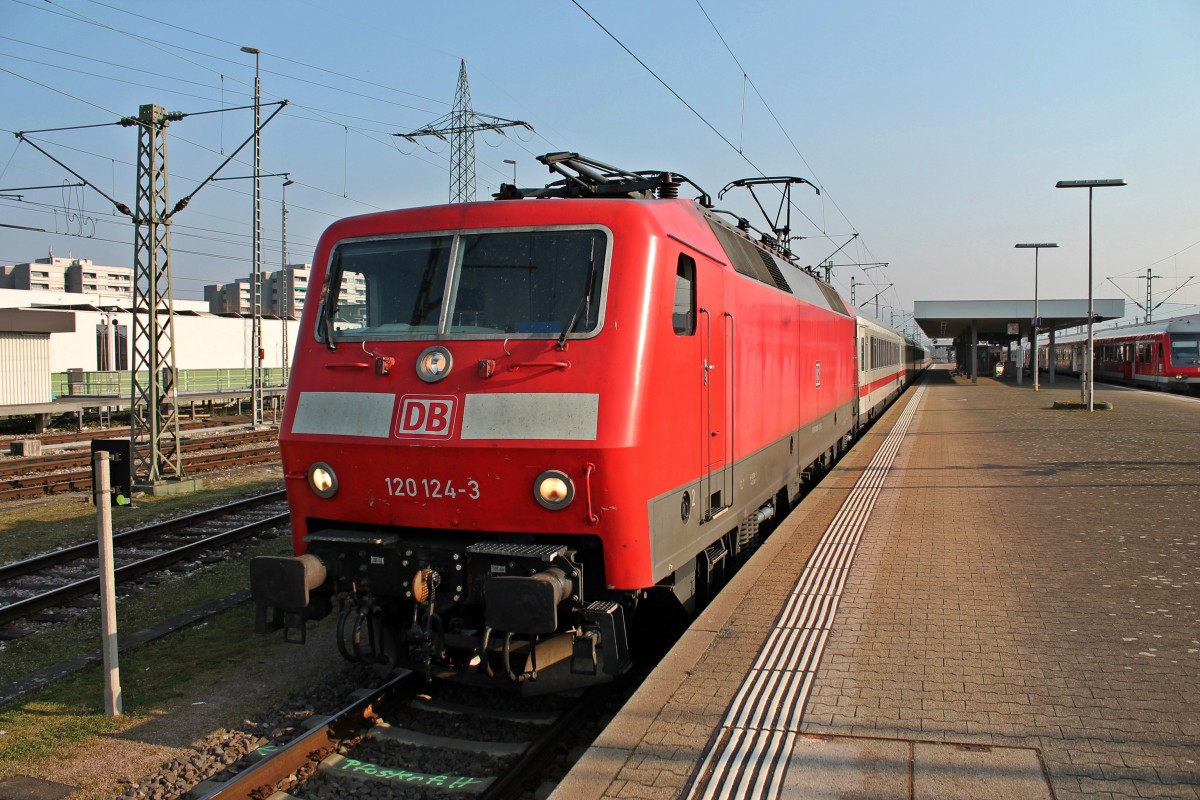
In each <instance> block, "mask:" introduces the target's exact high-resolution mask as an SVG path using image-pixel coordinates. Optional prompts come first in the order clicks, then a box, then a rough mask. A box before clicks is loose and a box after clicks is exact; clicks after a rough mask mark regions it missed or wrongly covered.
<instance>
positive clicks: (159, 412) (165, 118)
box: [129, 105, 184, 483]
mask: <svg viewBox="0 0 1200 800" xmlns="http://www.w3.org/2000/svg"><path fill="white" fill-rule="evenodd" d="M169 123H170V115H168V114H167V113H166V110H165V109H163V108H162V106H157V105H144V106H141V108H140V109H139V115H138V118H137V125H138V153H137V203H136V207H135V208H134V214H133V220H134V247H133V251H134V256H133V361H132V364H131V371H132V376H131V377H132V381H131V383H132V387H133V390H132V397H131V402H130V433H129V438H130V443H131V444H132V448H133V465H132V466H133V475H134V480H135V481H139V482H141V481H147V482H150V483H155V482H157V481H160V480H163V479H167V478H182V477H184V469H183V458H182V453H181V450H180V444H179V417H178V414H177V412H176V407H175V404H174V403H173V402H172V403H167V402H165V401H166V400H167V398H171V399H175V398H176V397H177V393H178V390H177V387H176V386H175V374H176V373H175V307H174V306H175V303H174V299H173V294H172V289H171V224H170V221H169V220H168V219H167V216H168V211H169V204H168V191H167V189H168V181H167V125H168V124H169Z"/></svg>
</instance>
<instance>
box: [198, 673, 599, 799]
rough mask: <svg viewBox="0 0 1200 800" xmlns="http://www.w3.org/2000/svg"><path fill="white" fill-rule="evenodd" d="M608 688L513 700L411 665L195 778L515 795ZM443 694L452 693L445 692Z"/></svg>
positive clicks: (248, 790)
mask: <svg viewBox="0 0 1200 800" xmlns="http://www.w3.org/2000/svg"><path fill="white" fill-rule="evenodd" d="M606 694H607V689H606V688H599V689H592V690H589V691H588V692H587V693H584V694H582V695H577V696H572V697H563V696H558V697H555V698H552V699H549V700H548V701H547V702H548V703H552V704H553V705H554V707H543V708H542V709H538V710H529V709H528V708H527V707H524V706H527V705H528V698H525V699H524V700H523V701H522V703H523V707H521V708H519V709H514V708H507V707H505V703H506V702H507V701H509V700H510V698H509V697H508V696H507V695H503V694H500V693H497V692H495V691H488V690H482V689H464V688H463V687H460V686H449V687H448V686H446V685H444V684H439V683H434V684H428V683H426V682H425V681H424V680H423V679H422V678H421V677H420V676H418V675H417V674H415V673H412V672H408V671H407V670H404V671H401V673H400V674H399V675H398V676H397V677H394V678H392V679H391V680H390V681H389V682H388V683H386V684H384V685H383V686H382V687H380V688H379V689H376V690H373V691H371V692H369V693H366V694H365V695H364V696H363V697H362V698H361V699H360V700H357V701H356V702H354V703H352V704H351V705H349V706H347V707H346V708H345V709H343V710H342V711H340V712H338V713H337V714H334V715H333V716H331V717H329V718H328V719H327V720H326V721H325V722H324V723H322V724H320V725H318V726H316V727H313V728H312V729H311V730H309V731H308V732H307V733H305V734H303V735H302V736H300V737H298V738H296V739H294V740H292V741H291V742H288V743H286V744H275V743H271V744H267V745H265V746H263V747H260V748H259V749H258V750H257V751H256V752H255V754H254V756H252V759H254V760H253V761H252V762H251V763H249V764H243V765H235V769H237V766H241V767H242V769H241V771H239V772H237V773H236V774H234V775H232V776H231V777H228V778H227V779H225V780H223V781H221V780H220V778H218V779H217V780H214V781H211V782H209V783H207V784H204V785H202V786H200V787H197V788H196V790H195V791H194V792H193V794H192V796H193V797H198V798H203V800H235V799H237V800H241V799H242V798H245V799H246V800H250V799H251V798H253V799H254V800H259V799H260V798H264V797H270V796H272V795H273V794H274V793H275V792H277V791H284V792H286V793H287V794H286V795H281V796H286V797H289V798H324V797H372V798H389V797H405V798H411V797H420V796H422V795H423V794H427V796H429V797H443V796H445V795H446V793H447V792H450V793H451V794H452V796H453V795H463V794H467V795H473V796H475V797H479V798H482V800H500V799H501V798H511V797H515V796H517V794H518V793H520V792H522V791H528V789H529V787H530V786H531V785H536V783H537V782H538V780H539V776H540V775H541V774H542V771H543V770H544V768H545V765H546V763H547V761H548V760H550V759H551V758H553V757H554V755H555V752H556V750H557V749H558V748H559V747H560V746H561V745H562V743H563V741H564V739H565V738H566V737H568V736H569V732H570V731H572V730H575V729H577V728H578V727H579V725H580V723H581V721H582V720H584V719H586V718H587V717H588V715H589V714H592V715H594V714H596V709H598V708H599V705H600V703H601V701H602V700H603V699H604V697H605V695H606ZM443 695H446V697H443Z"/></svg>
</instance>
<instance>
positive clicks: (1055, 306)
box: [913, 299, 1125, 343]
mask: <svg viewBox="0 0 1200 800" xmlns="http://www.w3.org/2000/svg"><path fill="white" fill-rule="evenodd" d="M1093 307H1094V309H1095V315H1096V316H1095V320H1096V322H1100V321H1102V320H1106V319H1119V318H1121V317H1123V316H1125V301H1124V300H1094V301H1093ZM1038 311H1039V312H1040V314H1041V318H1042V319H1041V323H1040V324H1039V326H1038V329H1039V330H1040V331H1041V332H1042V333H1048V332H1050V331H1060V330H1063V329H1064V328H1072V327H1075V326H1076V325H1086V324H1087V312H1088V301H1087V300H1086V299H1084V300H1041V301H1040V302H1039V303H1038ZM1033 316H1034V314H1033V301H1032V300H918V301H916V303H914V304H913V318H914V319H915V320H916V323H917V324H918V325H920V326H921V330H922V331H924V332H925V335H926V336H928V337H929V338H930V339H959V338H961V337H965V338H967V339H969V338H970V337H971V325H972V323H975V324H976V325H977V328H978V332H979V341H980V342H1003V343H1007V342H1014V341H1019V340H1021V339H1031V338H1032V337H1033Z"/></svg>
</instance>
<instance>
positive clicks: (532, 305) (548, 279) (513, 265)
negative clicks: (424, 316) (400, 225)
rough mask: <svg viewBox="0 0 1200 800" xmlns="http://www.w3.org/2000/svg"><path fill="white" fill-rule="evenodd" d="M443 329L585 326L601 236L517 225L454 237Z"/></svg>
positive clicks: (552, 330)
mask: <svg viewBox="0 0 1200 800" xmlns="http://www.w3.org/2000/svg"><path fill="white" fill-rule="evenodd" d="M459 252H460V261H459V270H458V271H459V274H458V293H457V296H456V299H455V303H454V310H453V314H452V316H451V322H450V325H449V328H448V332H450V333H508V334H514V333H515V334H522V333H526V334H551V335H555V336H561V335H566V334H569V333H587V332H589V331H593V330H595V329H596V326H597V325H598V324H599V320H600V284H601V278H602V277H603V272H604V255H605V237H604V234H603V233H601V232H599V231H570V230H567V231H521V232H517V233H507V232H506V233H478V234H468V235H463V236H461V237H460V245H459Z"/></svg>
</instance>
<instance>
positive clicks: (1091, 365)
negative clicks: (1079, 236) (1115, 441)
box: [1054, 178, 1129, 411]
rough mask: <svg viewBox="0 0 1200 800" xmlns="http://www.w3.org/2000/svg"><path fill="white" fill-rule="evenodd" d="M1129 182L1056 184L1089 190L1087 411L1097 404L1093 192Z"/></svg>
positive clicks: (1085, 382) (1085, 383) (1119, 179)
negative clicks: (1093, 273) (1095, 395)
mask: <svg viewBox="0 0 1200 800" xmlns="http://www.w3.org/2000/svg"><path fill="white" fill-rule="evenodd" d="M1128 185H1129V182H1128V181H1126V180H1125V179H1124V178H1101V179H1099V180H1092V181H1059V182H1058V183H1056V184H1054V188H1055V189H1087V190H1088V321H1087V380H1086V381H1084V382H1083V385H1082V386H1080V391H1082V392H1083V394H1084V396H1085V398H1086V402H1087V410H1088V411H1094V410H1095V402H1094V400H1093V394H1094V393H1095V389H1096V382H1095V378H1096V376H1095V374H1094V373H1095V371H1096V363H1095V358H1096V353H1095V340H1094V338H1093V335H1092V327H1093V325H1095V322H1096V312H1095V309H1094V307H1093V301H1092V192H1093V191H1094V190H1095V189H1096V188H1098V187H1099V188H1103V187H1106V186H1128Z"/></svg>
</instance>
